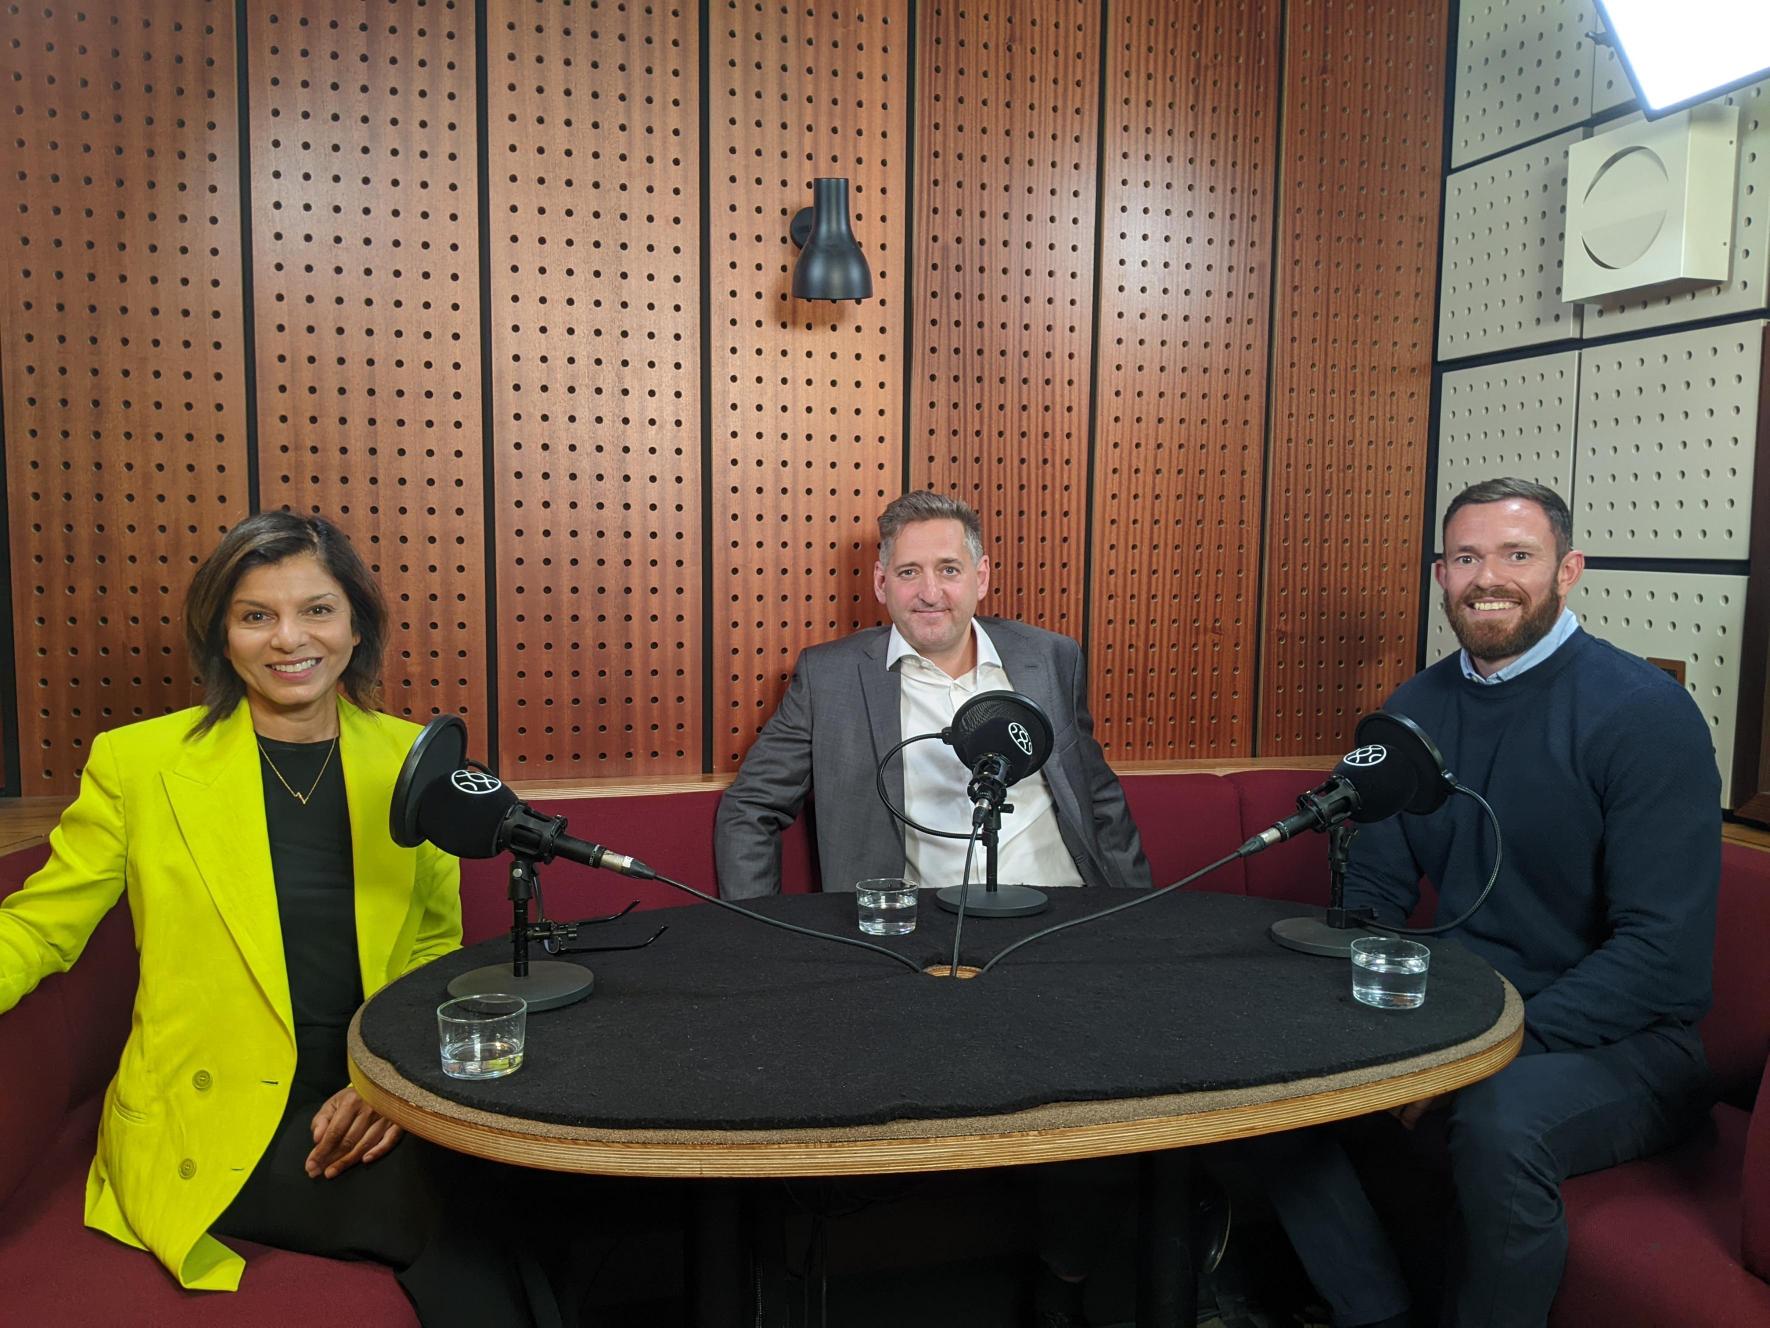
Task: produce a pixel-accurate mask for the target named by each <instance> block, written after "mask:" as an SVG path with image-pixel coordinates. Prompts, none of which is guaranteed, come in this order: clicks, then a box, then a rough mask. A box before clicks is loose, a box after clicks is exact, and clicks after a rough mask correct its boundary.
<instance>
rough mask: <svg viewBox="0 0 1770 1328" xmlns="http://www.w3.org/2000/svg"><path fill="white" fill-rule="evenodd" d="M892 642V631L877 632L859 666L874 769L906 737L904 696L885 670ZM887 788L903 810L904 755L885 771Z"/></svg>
mask: <svg viewBox="0 0 1770 1328" xmlns="http://www.w3.org/2000/svg"><path fill="white" fill-rule="evenodd" d="M890 639H891V633H890V632H889V631H881V632H878V633H877V634H876V635H874V637H873V638H872V639H871V640H870V641H868V642H867V644H866V646H865V648H864V649H863V650H862V652H861V657H860V659H859V660H858V661H857V664H856V667H857V669H858V671H859V673H860V694H861V700H862V702H863V703H864V704H865V706H866V709H867V725H868V727H869V728H871V729H872V733H873V766H874V768H875V769H877V767H878V764H879V761H880V760H881V759H882V758H883V757H884V755H885V753H886V752H888V751H890V750H891V749H892V748H893V747H895V746H897V744H898V741H899V740H900V739H901V738H902V737H903V711H902V696H901V694H900V692H899V688H900V687H901V686H902V684H901V683H900V682H899V680H898V676H897V675H896V674H895V673H893V672H892V671H891V670H890V669H888V668H886V667H885V647H886V643H887V642H889V641H890ZM885 788H886V790H887V791H888V792H889V793H890V794H891V801H892V805H893V806H895V807H897V808H898V809H899V810H902V808H903V755H902V753H899V754H898V756H897V758H896V759H895V760H893V761H892V762H891V764H890V765H889V766H888V767H886V770H885ZM882 810H883V809H882V808H881V811H882Z"/></svg>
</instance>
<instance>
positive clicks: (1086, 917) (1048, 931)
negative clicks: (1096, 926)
mask: <svg viewBox="0 0 1770 1328" xmlns="http://www.w3.org/2000/svg"><path fill="white" fill-rule="evenodd" d="M1240 857H1241V850H1240V849H1237V850H1236V851H1235V852H1234V853H1231V854H1229V855H1228V856H1226V857H1221V858H1218V859H1217V860H1216V861H1215V862H1213V863H1211V864H1210V866H1208V867H1200V868H1199V869H1198V870H1197V871H1195V872H1193V873H1192V875H1190V876H1183V877H1181V878H1180V879H1179V880H1178V881H1175V882H1174V883H1173V884H1172V885H1164V886H1163V887H1162V888H1161V889H1159V890H1151V891H1150V892H1149V893H1148V894H1146V895H1138V896H1137V898H1135V899H1127V900H1126V901H1125V902H1124V903H1122V904H1114V905H1112V906H1111V907H1110V908H1103V909H1101V910H1099V911H1098V912H1096V913H1086V914H1083V915H1082V916H1081V917H1079V918H1071V919H1070V920H1069V921H1068V922H1059V923H1058V924H1057V925H1056V926H1054V927H1046V928H1045V929H1044V930H1043V931H1035V932H1034V933H1033V934H1032V935H1031V936H1023V937H1021V938H1020V939H1019V940H1018V941H1016V942H1014V944H1013V945H1010V946H1009V947H1008V948H1007V949H1005V950H1001V951H999V952H998V953H997V954H996V956H995V958H993V959H991V960H990V961H989V962H988V963H987V964H985V965H984V966H983V967H982V968H980V969H979V970H978V971H977V976H978V977H982V976H983V975H984V974H985V973H987V972H989V971H990V969H992V968H994V967H995V966H996V965H997V964H999V963H1001V962H1002V960H1004V959H1006V958H1007V957H1008V956H1009V955H1011V954H1013V953H1014V952H1015V951H1016V950H1018V949H1019V948H1020V947H1021V946H1023V945H1031V944H1032V943H1033V942H1034V941H1036V940H1039V939H1041V938H1042V937H1045V936H1050V935H1053V934H1054V933H1056V932H1060V931H1067V930H1069V929H1070V928H1071V927H1079V926H1081V925H1082V924H1083V923H1084V922H1094V921H1096V920H1097V919H1100V918H1106V917H1111V916H1112V915H1113V914H1114V913H1123V912H1124V911H1125V910H1126V909H1127V908H1136V907H1137V905H1139V904H1147V903H1148V902H1149V901H1150V900H1152V899H1160V898H1161V897H1162V896H1163V895H1167V894H1172V893H1173V892H1174V891H1176V890H1179V889H1181V888H1183V887H1185V886H1188V885H1191V884H1192V883H1193V882H1194V881H1196V880H1198V879H1199V878H1200V877H1201V876H1209V875H1210V874H1211V873H1212V872H1214V871H1216V870H1217V868H1219V867H1227V866H1228V865H1229V864H1230V863H1232V862H1234V861H1236V860H1237V859H1238V858H1240Z"/></svg>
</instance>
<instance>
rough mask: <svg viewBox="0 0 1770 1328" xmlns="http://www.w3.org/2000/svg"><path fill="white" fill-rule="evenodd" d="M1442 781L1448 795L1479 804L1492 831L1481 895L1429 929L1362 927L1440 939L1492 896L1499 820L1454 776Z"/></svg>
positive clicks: (1500, 852) (1500, 850) (1501, 851)
mask: <svg viewBox="0 0 1770 1328" xmlns="http://www.w3.org/2000/svg"><path fill="white" fill-rule="evenodd" d="M1444 778H1445V782H1446V783H1448V784H1449V785H1450V788H1451V792H1453V793H1461V794H1464V795H1466V796H1468V797H1471V798H1473V799H1475V801H1476V802H1478V803H1480V804H1481V810H1482V811H1484V812H1486V813H1487V823H1488V825H1490V826H1492V827H1493V870H1492V871H1490V872H1489V873H1488V874H1487V884H1486V885H1484V886H1482V887H1481V893H1480V894H1478V895H1476V896H1475V902H1474V903H1473V904H1470V905H1469V907H1467V908H1466V909H1464V910H1463V911H1462V913H1460V914H1459V915H1458V916H1456V917H1454V918H1452V919H1451V920H1450V921H1449V922H1440V923H1436V924H1434V925H1433V926H1430V927H1396V926H1391V925H1390V924H1389V923H1387V922H1377V921H1375V920H1372V921H1369V922H1367V923H1365V924H1364V925H1366V926H1370V927H1374V928H1375V929H1376V930H1378V931H1392V932H1394V933H1396V935H1398V936H1442V935H1443V934H1444V933H1445V932H1447V931H1451V930H1453V929H1454V928H1457V927H1460V926H1462V925H1463V924H1464V923H1465V922H1467V921H1468V920H1469V919H1470V918H1472V917H1474V916H1475V913H1476V910H1477V909H1479V908H1480V907H1481V906H1482V905H1483V904H1485V903H1486V902H1487V897H1488V896H1489V895H1490V894H1492V893H1493V887H1494V882H1496V881H1498V880H1499V879H1500V862H1501V860H1502V859H1503V858H1504V855H1505V845H1504V843H1503V841H1502V840H1501V838H1500V818H1499V817H1498V816H1496V815H1495V814H1494V810H1493V808H1492V807H1491V806H1490V805H1489V804H1488V801H1487V799H1486V798H1484V797H1482V796H1481V795H1480V794H1479V793H1477V792H1476V791H1475V790H1474V789H1472V788H1470V787H1469V786H1468V785H1467V784H1465V783H1463V782H1462V781H1460V780H1459V779H1458V778H1457V777H1456V776H1455V775H1453V774H1451V773H1449V772H1448V771H1446V772H1445V776H1444Z"/></svg>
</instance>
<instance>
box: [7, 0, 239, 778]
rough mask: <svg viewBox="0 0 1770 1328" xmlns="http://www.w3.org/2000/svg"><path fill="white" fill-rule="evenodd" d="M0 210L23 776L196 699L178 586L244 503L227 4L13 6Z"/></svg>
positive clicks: (66, 771) (80, 758) (74, 771)
mask: <svg viewBox="0 0 1770 1328" xmlns="http://www.w3.org/2000/svg"><path fill="white" fill-rule="evenodd" d="M0 12H4V14H5V20H6V22H5V27H4V29H0V86H3V87H4V92H0V111H3V112H4V118H5V131H4V133H3V134H0V153H3V154H4V159H3V161H4V165H3V167H0V169H3V172H4V175H3V178H4V179H5V181H6V183H7V187H8V202H7V206H6V208H5V210H4V215H5V218H6V220H5V221H4V222H3V223H0V226H3V227H4V230H0V245H3V247H4V252H5V258H4V261H3V262H0V272H3V273H4V276H3V277H0V280H3V281H4V301H3V303H0V355H3V356H4V365H3V367H0V381H3V382H4V384H5V389H6V401H5V410H6V451H7V488H8V494H7V504H8V516H9V519H10V522H11V548H10V554H11V572H12V603H13V637H14V648H15V657H14V660H13V666H14V668H15V670H16V672H15V677H16V679H17V685H18V710H19V717H18V726H19V728H18V731H19V764H20V772H19V783H20V785H21V787H22V791H23V792H25V793H27V794H66V793H70V792H72V791H73V789H74V788H75V787H76V785H77V782H78V779H79V774H80V771H81V769H82V767H83V766H84V765H85V762H86V753H87V750H88V747H89V745H90V742H91V739H92V737H93V736H94V735H95V734H97V733H98V732H100V731H101V730H104V729H107V728H114V727H116V726H117V725H119V724H124V723H128V722H130V721H131V720H136V719H142V718H146V717H149V716H152V715H157V714H162V713H165V712H166V711H169V710H174V709H177V708H179V707H181V706H185V705H188V704H190V703H191V702H192V701H193V700H194V699H195V698H196V691H195V688H194V687H193V685H192V674H193V670H192V667H191V665H190V662H189V660H188V658H187V656H186V654H185V649H184V640H183V630H184V625H183V604H184V594H185V590H186V587H187V586H188V584H189V582H190V577H191V573H192V571H193V570H194V569H195V567H196V565H197V563H198V562H200V561H201V559H202V558H203V557H204V556H205V555H206V554H207V553H208V552H209V550H210V549H211V548H213V547H214V545H215V543H216V541H217V540H218V539H219V538H220V536H221V534H222V532H223V530H224V529H225V528H226V527H227V526H228V525H230V524H232V523H233V522H234V521H236V520H238V519H239V518H240V517H241V516H242V515H243V514H244V513H245V511H246V507H247V494H246V470H245V438H244V421H245V409H244V401H245V398H244V387H243V378H244V370H243V360H242V358H241V342H242V331H243V324H242V321H241V312H240V308H241V306H240V292H239V282H238V280H237V278H236V275H235V274H237V273H238V272H239V270H240V244H239V235H240V227H239V214H238V212H237V211H236V206H235V205H236V200H237V199H238V196H239V186H238V172H239V164H238V158H237V155H236V149H235V143H236V137H237V136H236V125H235V115H234V105H235V103H234V7H233V5H232V4H231V3H219V2H215V3H204V2H203V0H161V2H160V3H156V4H153V5H140V4H134V5H130V4H123V3H118V2H116V0H99V2H92V0H88V2H87V3H82V4H79V5H74V4H68V5H62V4H59V3H52V4H47V5H46V4H33V5H29V6H26V5H22V4H12V5H8V6H6V7H5V9H4V11H0Z"/></svg>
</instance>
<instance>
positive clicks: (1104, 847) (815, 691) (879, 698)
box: [713, 618, 1150, 899]
mask: <svg viewBox="0 0 1770 1328" xmlns="http://www.w3.org/2000/svg"><path fill="white" fill-rule="evenodd" d="M980 621H981V622H982V623H983V627H984V630H985V631H987V632H988V633H989V637H990V640H991V641H993V642H994V643H995V646H996V649H997V650H998V651H999V652H1000V653H1001V656H1002V664H1003V667H1005V668H1006V669H1007V670H1008V676H1009V677H1010V678H1011V679H1013V682H1014V687H1015V688H1016V690H1018V691H1020V692H1023V693H1024V694H1026V695H1027V696H1030V697H1031V698H1032V699H1033V700H1034V701H1036V702H1037V703H1038V704H1039V705H1040V706H1041V707H1042V708H1043V709H1044V711H1045V713H1046V714H1047V715H1049V716H1050V718H1051V724H1052V727H1053V729H1055V742H1054V746H1053V748H1052V752H1051V758H1050V760H1048V761H1047V762H1046V763H1045V767H1044V771H1043V774H1044V775H1045V777H1046V779H1047V780H1048V781H1049V784H1050V787H1051V801H1052V803H1053V805H1054V807H1055V809H1056V813H1057V828H1058V830H1059V832H1060V833H1061V834H1062V836H1063V843H1064V846H1065V847H1066V848H1068V849H1069V853H1070V856H1071V857H1073V858H1074V859H1075V862H1076V867H1077V868H1078V869H1079V870H1080V872H1081V876H1082V880H1083V881H1084V882H1086V883H1087V884H1089V885H1119V886H1143V887H1147V886H1148V885H1149V884H1150V878H1149V863H1148V861H1147V860H1146V859H1145V858H1144V856H1143V842H1142V840H1141V839H1140V838H1139V837H1138V834H1137V827H1136V826H1135V825H1133V824H1132V822H1131V816H1130V812H1129V811H1128V810H1127V809H1126V807H1125V794H1124V790H1123V789H1122V788H1120V787H1119V781H1118V778H1117V777H1116V776H1115V775H1114V774H1113V773H1112V770H1111V769H1110V768H1109V767H1108V766H1107V764H1106V757H1105V755H1104V754H1103V753H1102V752H1101V750H1100V744H1099V743H1097V742H1096V741H1095V740H1094V722H1093V720H1092V718H1091V717H1090V716H1089V714H1088V681H1087V678H1086V676H1085V670H1084V669H1083V666H1082V652H1081V647H1079V646H1078V645H1076V643H1075V642H1074V641H1072V640H1070V638H1069V637H1067V636H1059V635H1057V634H1055V633H1053V632H1046V631H1043V630H1041V629H1039V628H1037V627H1028V626H1026V625H1025V624H1023V623H1017V622H1010V621H1008V620H1007V619H1003V618H982V619H980ZM890 634H891V629H890V628H888V627H872V628H868V629H866V630H865V631H861V632H856V633H855V634H854V635H852V636H848V637H844V638H843V639H842V640H840V641H831V642H829V643H827V644H825V645H818V646H812V647H811V648H810V649H808V650H806V651H804V652H803V653H802V654H800V656H799V662H798V665H797V666H796V667H795V669H794V670H793V680H792V682H791V683H789V684H788V686H787V694H786V695H785V696H784V697H783V698H782V699H781V703H780V707H779V708H778V709H777V710H776V711H775V712H774V716H773V718H771V719H770V720H769V721H768V723H767V724H766V725H764V726H763V729H762V732H761V734H760V735H759V736H758V737H757V739H756V743H755V745H754V746H752V747H751V748H750V751H749V754H748V755H747V756H746V757H745V758H744V764H743V767H742V768H741V769H740V770H739V771H738V775H737V779H736V780H735V781H734V782H733V784H732V785H731V787H730V788H729V789H727V790H726V793H725V796H724V798H723V799H722V800H721V801H720V804H719V815H718V818H717V820H716V821H715V826H714V844H713V849H714V856H715V860H716V862H717V865H718V871H719V892H720V894H721V896H723V897H724V898H726V899H745V898H750V897H752V896H755V895H766V894H775V893H778V892H779V890H780V832H781V831H782V830H784V829H786V827H787V826H789V825H791V824H792V823H793V819H794V818H795V817H796V816H798V814H799V809H800V807H801V806H803V805H804V802H805V799H806V797H807V796H808V795H809V796H811V797H813V799H814V801H815V804H816V816H815V820H816V824H817V857H818V874H819V876H820V877H821V878H822V883H823V888H824V889H825V890H852V889H854V883H855V882H856V881H863V880H866V879H868V878H869V877H874V876H901V875H902V874H903V870H904V852H903V830H902V828H901V827H900V826H899V825H898V824H897V823H896V822H895V821H893V820H892V818H891V814H890V813H889V812H887V811H886V810H885V807H884V805H883V804H881V803H880V801H879V795H878V792H877V791H876V784H875V779H876V777H875V771H876V770H877V769H878V764H879V759H880V758H881V757H883V756H884V755H885V753H886V752H888V751H890V750H891V748H892V747H894V746H895V745H896V744H897V742H898V741H899V739H900V738H902V737H903V734H902V733H901V732H900V729H901V724H900V720H899V713H900V699H899V683H898V675H897V674H896V673H895V672H893V671H891V670H889V669H887V668H886V667H885V650H886V645H887V642H888V641H889V639H890ZM885 774H886V787H887V789H889V790H890V793H891V797H892V801H893V803H894V804H895V805H896V806H897V807H899V808H901V807H902V806H903V762H902V758H901V755H900V756H899V757H898V758H896V759H893V760H892V762H891V764H890V766H889V767H887V769H886V772H885ZM951 828H953V829H961V828H963V827H962V825H960V824H957V823H955V824H954V825H953V826H952V827H951ZM1032 884H1037V882H1033V883H1032Z"/></svg>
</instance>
